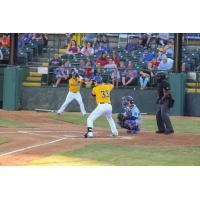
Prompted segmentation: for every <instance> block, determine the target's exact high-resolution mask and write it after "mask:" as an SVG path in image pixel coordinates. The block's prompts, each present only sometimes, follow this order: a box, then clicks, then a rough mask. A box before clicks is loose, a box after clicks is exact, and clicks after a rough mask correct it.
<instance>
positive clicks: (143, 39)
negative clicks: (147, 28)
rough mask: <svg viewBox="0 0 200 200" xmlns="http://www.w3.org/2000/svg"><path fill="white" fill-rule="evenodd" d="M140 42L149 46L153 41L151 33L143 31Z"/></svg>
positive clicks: (144, 45)
mask: <svg viewBox="0 0 200 200" xmlns="http://www.w3.org/2000/svg"><path fill="white" fill-rule="evenodd" d="M140 40H141V41H140V44H141V45H142V46H143V47H149V44H150V41H151V33H141V34H140Z"/></svg>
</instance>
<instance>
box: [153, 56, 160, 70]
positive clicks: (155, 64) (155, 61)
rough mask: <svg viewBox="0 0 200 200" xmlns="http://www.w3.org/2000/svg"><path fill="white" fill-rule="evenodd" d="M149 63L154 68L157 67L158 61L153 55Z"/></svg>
mask: <svg viewBox="0 0 200 200" xmlns="http://www.w3.org/2000/svg"><path fill="white" fill-rule="evenodd" d="M151 63H152V67H153V69H154V70H155V69H157V68H158V66H159V64H160V62H159V61H158V60H157V58H155V57H154V58H153V59H152V61H151Z"/></svg>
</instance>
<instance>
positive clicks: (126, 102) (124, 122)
mask: <svg viewBox="0 0 200 200" xmlns="http://www.w3.org/2000/svg"><path fill="white" fill-rule="evenodd" d="M122 108H123V109H124V113H119V114H118V116H117V119H118V124H119V126H120V127H121V128H125V129H128V130H127V133H131V134H137V133H139V131H140V125H141V123H142V118H141V115H140V111H139V109H138V108H137V106H136V105H135V104H134V100H133V97H132V96H124V97H122Z"/></svg>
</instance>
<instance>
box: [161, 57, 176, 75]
mask: <svg viewBox="0 0 200 200" xmlns="http://www.w3.org/2000/svg"><path fill="white" fill-rule="evenodd" d="M173 62H174V61H173V60H172V59H171V58H167V56H166V55H163V56H162V61H161V62H160V64H159V66H158V70H159V71H169V70H171V69H172V67H173Z"/></svg>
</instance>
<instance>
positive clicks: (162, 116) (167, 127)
mask: <svg viewBox="0 0 200 200" xmlns="http://www.w3.org/2000/svg"><path fill="white" fill-rule="evenodd" d="M157 82H158V99H157V104H158V106H157V112H156V121H157V126H158V130H157V131H156V133H158V134H160V133H163V134H166V135H169V134H172V133H174V129H173V127H172V124H171V121H170V118H169V109H170V107H172V106H173V99H172V97H171V93H170V84H169V82H168V81H167V80H166V74H165V73H164V72H159V73H157Z"/></svg>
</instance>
